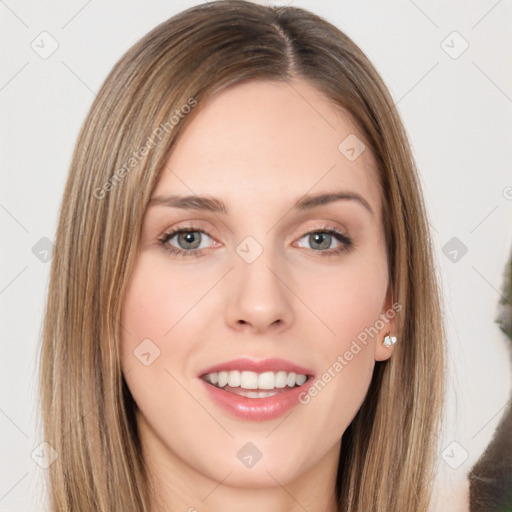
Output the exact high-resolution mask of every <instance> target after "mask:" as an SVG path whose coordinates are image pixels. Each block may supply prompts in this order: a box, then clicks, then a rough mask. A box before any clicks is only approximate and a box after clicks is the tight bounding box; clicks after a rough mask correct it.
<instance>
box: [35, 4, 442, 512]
mask: <svg viewBox="0 0 512 512" xmlns="http://www.w3.org/2000/svg"><path fill="white" fill-rule="evenodd" d="M295 78H298V79H303V80H307V81H309V82H310V83H311V84H313V85H314V86H315V87H316V88H317V89H319V90H320V91H322V92H323V93H324V94H325V95H326V96H327V97H328V98H329V99H330V100H331V101H332V102H333V103H334V104H336V105H338V106H339V107H341V108H343V109H345V110H346V111H347V112H348V113H349V114H350V115H351V117H352V118H353V120H354V121H355V122H356V124H357V126H358V128H359V130H360V133H361V135H362V136H363V137H364V138H365V142H366V143H367V144H368V147H369V149H371V151H372V152H373V154H374V156H375V158H376V161H377V164H378V177H379V186H380V189H381V194H382V198H383V206H382V218H383V222H384V231H385V236H386V240H387V257H388V266H389V279H390V288H391V292H392V296H393V297H394V299H395V301H396V302H398V303H399V304H400V305H401V306H402V309H401V312H400V314H399V315H398V317H397V333H396V335H397V337H398V339H399V343H398V344H397V345H396V346H395V348H394V352H393V356H392V357H391V359H390V360H389V361H385V362H378V363H377V364H376V367H375V370H374V375H373V380H372V382H371V385H370V389H369V391H368V394H367V397H366V399H365V401H364V403H363V405H362V407H361V409H360V410H359V412H358V413H357V415H356V417H355V418H354V420H353V422H352V424H351V425H350V426H349V428H348V429H347V431H346V432H345V434H344V435H343V439H342V449H341V454H340V464H339V471H338V480H337V492H338V496H339V507H340V510H343V511H348V512H354V511H364V512H389V511H392V510H393V511H403V512H408V511H410V510H414V511H426V510H427V509H428V504H429V502H430V495H431V483H432V478H433V476H434V462H435V458H436V448H437V445H436V440H437V429H438V428H439V421H440V417H441V410H442V400H443V383H444V359H443V358H444V355H443V354H444V349H443V343H444V339H445V335H444V330H443V324H442V318H441V307H440V297H439V291H438V285H437V281H436V273H435V264H434V255H433V252H432V246H431V240H430V234H429V227H428V221H427V215H426V210H425V206H424V203H423V198H422V192H421V187H420V181H419V178H418V176H417V171H416V168H415V163H414V161H413V157H412V155H411V150H410V147H409V144H408V142H407V137H406V135H405V132H404V129H403V126H402V123H401V121H400V118H399V116H398V114H397V112H396V109H395V107H394V103H393V99H392V98H391V96H390V94H389V93H388V91H387V89H386V87H385V85H384V83H383V82H382V80H381V78H380V77H379V75H378V73H377V72H376V70H375V69H374V67H373V66H372V64H371V63H370V62H369V60H368V59H367V58H366V56H365V55H364V53H363V52H362V51H361V50H360V49H359V48H358V47H357V46H356V45H355V44H354V43H353V42H352V41H351V40H350V39H349V38H348V37H347V36H346V35H345V34H344V33H342V32H341V31H340V30H338V29H337V28H336V27H334V26H333V25H331V24H330V23H328V22H326V21H325V20H323V19H322V18H320V17H318V16H316V15H314V14H312V13H310V12H308V11H307V10H304V9H300V8H294V7H263V6H261V5H257V4H253V3H249V2H245V1H242V0H226V1H222V2H211V3H205V4H201V5H198V6H196V7H193V8H190V9H188V10H186V11H183V12H181V13H179V14H178V15H176V16H174V17H172V18H170V19H169V20H167V21H165V22H164V23H162V24H160V25H159V26H157V27H156V28H155V29H153V30H152V31H151V32H150V33H148V34H147V35H146V36H145V37H143V38H142V39H141V40H140V41H139V42H137V43H136V44H135V45H134V46H133V47H132V48H131V49H129V50H128V51H127V52H126V54H125V55H124V56H123V57H122V58H121V60H120V61H119V62H118V63H117V64H116V65H115V66H114V68H113V69H112V71H111V72H110V74H109V76H108V77H107V79H106V80H105V83H104V84H103V86H102V87H101V90H100V91H99V93H98V95H97V97H96V98H95V101H94V103H93V105H92V107H91V109H90V112H89V113H88V115H87V117H86V119H85V122H84V124H83V126H82V129H81V132H80V134H79V137H78V140H77V143H76V147H75V150H74V154H73V158H72V162H71V166H70V171H69V177H68V180H67V184H66V188H65V192H64V197H63V201H62V207H61V211H60V218H59V224H58V228H57V233H56V240H55V251H54V257H53V261H52V268H51V276H50V283H49V291H48V302H47V309H46V315H45V320H44V329H43V340H42V348H41V378H40V379H41V380H40V393H41V402H42V421H43V429H44V439H45V441H46V442H48V443H49V444H50V445H51V446H52V447H53V448H54V449H55V450H56V453H57V454H58V458H57V459H56V460H55V462H54V463H53V464H52V465H51V466H50V467H49V469H48V484H49V485H48V488H49V497H50V510H51V511H52V512H57V511H59V512H64V511H66V512H75V511H76V512H78V511H84V510H87V511H89V510H94V511H97V512H113V511H123V512H124V511H133V512H143V511H149V510H151V503H150V482H149V481H148V477H147V472H146V469H145V465H144V460H143V458H142V456H141V447H140V443H139V439H138V435H137V427H136V423H135V420H134V401H133V399H132V397H131V395H130V393H129V391H128V389H127V387H126V383H125V381H124V378H123V375H122V371H121V364H120V356H119V352H120V351H119V340H120V337H121V329H122V328H123V327H122V326H121V323H120V318H121V308H122V304H123V298H124V295H125V291H126V287H127V283H128V281H129V278H130V273H131V270H132V268H133V264H134V259H135V257H136V253H137V248H138V242H139V235H140V229H141V221H142V218H143V215H144V212H145V209H146V206H147V204H148V201H149V198H150V196H151V194H152V190H153V188H154V187H155V185H156V183H157V182H158V180H159V177H160V176H161V173H162V170H163V169H164V167H165V163H166V161H167V159H168V157H169V152H170V151H171V150H172V148H173V146H174V144H175V143H176V142H177V140H178V138H179V134H180V132H181V131H182V130H183V128H184V127H185V126H186V125H187V124H188V123H189V121H190V120H191V119H192V118H194V116H195V115H197V112H199V111H200V108H201V106H202V105H204V104H205V102H207V101H208V99H209V98H211V97H212V95H214V94H215V93H217V92H219V91H221V90H224V89H226V88H227V87H229V86H233V85H236V84H241V83H243V82H246V81H248V80H256V79H258V80H280V81H291V80H293V79H295ZM194 102H196V103H194ZM187 104H188V105H194V104H195V105H197V106H195V107H194V108H189V109H188V111H186V112H187V114H186V115H179V114H177V111H179V112H183V111H184V107H183V106H184V105H187ZM176 115H178V117H179V120H178V121H177V122H174V121H173V122H170V121H169V120H170V119H171V118H173V116H175V117H176ZM175 121H176V120H175ZM165 127H166V128H167V129H164V128H165ZM158 129H159V131H158ZM156 134H158V136H157V135H156ZM150 139H151V141H152V142H151V145H150V143H149V140H150ZM340 142H341V141H340ZM143 146H145V147H146V149H147V150H146V151H145V152H144V154H142V153H143V152H142V151H141V148H142V147H143ZM148 148H149V149H148ZM134 155H135V156H134Z"/></svg>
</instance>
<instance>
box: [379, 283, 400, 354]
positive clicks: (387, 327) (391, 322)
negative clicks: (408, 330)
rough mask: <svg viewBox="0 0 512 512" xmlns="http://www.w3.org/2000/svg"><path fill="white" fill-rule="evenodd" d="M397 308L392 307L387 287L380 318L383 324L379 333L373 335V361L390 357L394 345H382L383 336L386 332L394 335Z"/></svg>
mask: <svg viewBox="0 0 512 512" xmlns="http://www.w3.org/2000/svg"><path fill="white" fill-rule="evenodd" d="M398 311H399V309H397V308H394V307H393V303H392V298H391V291H390V290H389V289H388V293H387V295H386V300H385V302H384V308H383V310H382V312H381V315H380V318H381V319H382V323H383V324H384V326H383V327H382V329H380V330H379V333H378V334H377V336H376V337H375V348H374V358H375V361H385V360H386V359H389V358H390V357H391V354H392V353H393V350H394V345H391V346H390V347H386V346H384V338H385V337H386V335H387V334H388V331H389V336H390V337H392V336H395V337H396V320H395V318H396V315H397V314H398Z"/></svg>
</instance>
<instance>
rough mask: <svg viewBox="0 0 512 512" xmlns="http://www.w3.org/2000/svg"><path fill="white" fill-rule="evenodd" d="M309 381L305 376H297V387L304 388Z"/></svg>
mask: <svg viewBox="0 0 512 512" xmlns="http://www.w3.org/2000/svg"><path fill="white" fill-rule="evenodd" d="M307 379H308V378H307V377H306V376H305V375H297V386H302V384H304V382H306V380H307Z"/></svg>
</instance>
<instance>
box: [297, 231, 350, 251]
mask: <svg viewBox="0 0 512 512" xmlns="http://www.w3.org/2000/svg"><path fill="white" fill-rule="evenodd" d="M297 243H298V246H299V247H306V248H309V249H312V250H313V251H316V252H318V253H321V254H322V255H329V254H333V253H340V252H344V251H348V250H349V249H350V248H352V245H353V243H352V240H351V239H350V238H349V237H347V236H346V235H344V234H343V233H340V232H339V231H338V230H337V229H334V228H332V227H326V228H323V229H318V230H315V231H310V232H309V233H307V234H306V235H304V236H303V237H302V238H300V239H299V241H298V242H297ZM303 244H306V245H303Z"/></svg>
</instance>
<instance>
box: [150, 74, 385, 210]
mask: <svg viewBox="0 0 512 512" xmlns="http://www.w3.org/2000/svg"><path fill="white" fill-rule="evenodd" d="M196 108H197V109H200V110H198V112H196V115H195V117H194V119H192V120H191V122H190V123H189V124H188V125H187V126H186V128H185V129H184V131H183V132H182V134H181V135H180V139H179V140H178V142H177V144H176V145H175V147H174V148H173V151H172V153H171V155H170V157H169V160H168V162H167V170H169V171H171V172H164V173H163V175H162V178H161V180H160V182H159V183H158V184H157V187H156V190H155V195H160V194H166V193H173V194H191V193H192V194H199V195H202V194H211V195H214V196H216V197H221V198H223V200H224V201H225V202H226V203H227V204H231V205H234V206H236V204H237V203H239V204H240V205H244V206H245V207H249V206H250V207H255V208H258V207H259V206H261V201H262V200H263V199H264V201H265V203H266V204H269V205H270V204H271V203H272V201H276V202H291V201H295V200H296V199H297V198H298V197H300V196H302V195H304V194H307V193H316V192H324V191H327V190H333V189H336V190H340V189H344V190H349V191H353V192H356V193H359V194H361V195H363V196H364V197H365V198H366V200H367V201H368V202H369V203H370V204H371V205H372V208H373V210H374V212H375V214H376V215H378V212H379V210H380V194H379V189H378V182H377V170H376V164H375V160H374V158H373V155H372V154H371V152H370V150H369V149H368V148H367V149H365V150H364V151H363V152H362V153H361V155H360V156H359V157H358V158H356V159H355V160H354V159H353V154H354V152H348V153H347V151H346V150H347V147H348V149H349V150H351V149H352V147H354V148H355V151H357V152H359V151H360V150H361V149H362V148H363V147H364V146H363V144H364V143H363V141H362V137H361V135H360V134H359V130H358V129H357V128H356V125H355V123H353V121H352V120H351V118H350V116H349V115H348V114H347V113H346V112H345V111H344V110H342V109H341V108H339V107H337V106H335V105H334V104H333V103H332V102H331V101H329V99H328V98H327V97H326V96H324V95H323V94H322V93H321V92H320V91H319V90H318V89H316V88H315V87H314V86H312V85H310V84H309V83H307V82H305V81H300V80H299V81H294V82H292V83H287V82H281V81H276V82H273V81H251V82H248V83H245V84H242V85H237V86H234V87H231V88H229V89H226V90H224V91H222V92H221V93H220V94H218V95H217V96H215V97H214V98H213V99H211V100H210V101H208V102H207V103H206V104H205V105H199V106H198V107H196ZM340 144H341V146H340ZM348 157H350V158H348Z"/></svg>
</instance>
